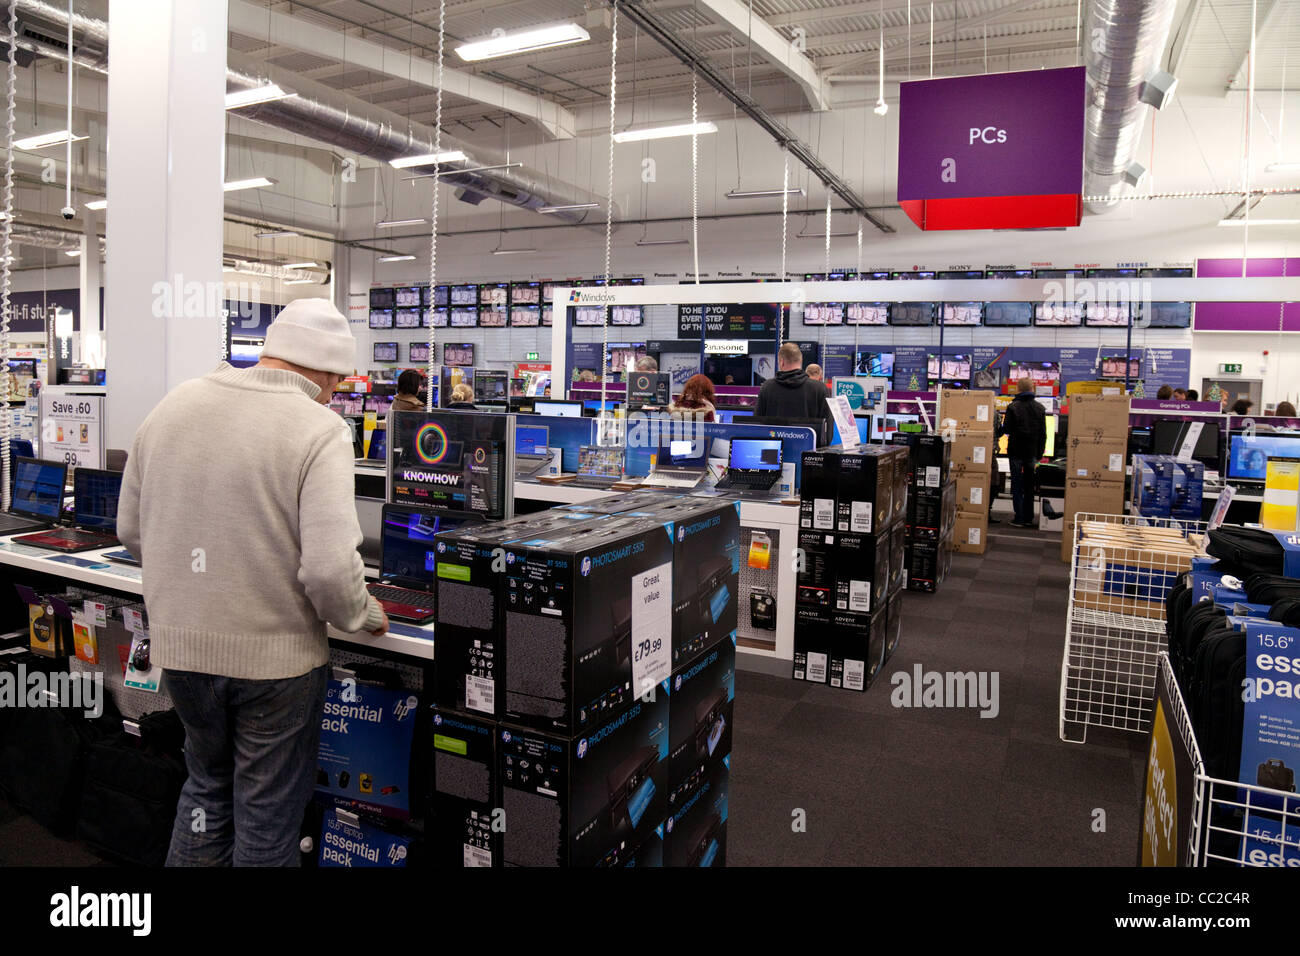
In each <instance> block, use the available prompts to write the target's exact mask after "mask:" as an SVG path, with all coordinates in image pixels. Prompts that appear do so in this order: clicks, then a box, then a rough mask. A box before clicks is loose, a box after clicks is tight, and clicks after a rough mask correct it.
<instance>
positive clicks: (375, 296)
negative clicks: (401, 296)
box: [370, 289, 397, 309]
mask: <svg viewBox="0 0 1300 956" xmlns="http://www.w3.org/2000/svg"><path fill="white" fill-rule="evenodd" d="M396 300H397V296H396V295H395V294H394V290H392V289H371V290H370V308H372V309H392V308H395V307H396V305H397V301H396Z"/></svg>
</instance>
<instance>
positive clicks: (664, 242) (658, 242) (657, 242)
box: [636, 239, 691, 246]
mask: <svg viewBox="0 0 1300 956" xmlns="http://www.w3.org/2000/svg"><path fill="white" fill-rule="evenodd" d="M636 244H637V245H638V246H689V245H690V244H691V240H689V239H638V240H637V241H636Z"/></svg>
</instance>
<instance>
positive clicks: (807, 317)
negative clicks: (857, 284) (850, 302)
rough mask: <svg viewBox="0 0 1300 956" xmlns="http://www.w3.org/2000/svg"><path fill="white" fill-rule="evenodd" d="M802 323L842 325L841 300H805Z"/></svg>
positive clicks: (842, 308) (842, 310)
mask: <svg viewBox="0 0 1300 956" xmlns="http://www.w3.org/2000/svg"><path fill="white" fill-rule="evenodd" d="M803 324H804V325H843V324H844V303H843V302H805V303H804V306H803Z"/></svg>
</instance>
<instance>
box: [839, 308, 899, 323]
mask: <svg viewBox="0 0 1300 956" xmlns="http://www.w3.org/2000/svg"><path fill="white" fill-rule="evenodd" d="M844 321H845V323H846V324H848V325H888V324H889V303H888V302H846V303H845V304H844Z"/></svg>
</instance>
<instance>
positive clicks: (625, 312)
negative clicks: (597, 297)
mask: <svg viewBox="0 0 1300 956" xmlns="http://www.w3.org/2000/svg"><path fill="white" fill-rule="evenodd" d="M644 321H645V315H644V311H643V309H642V307H641V306H639V305H616V306H613V307H612V308H611V309H610V315H609V324H610V325H640V324H641V323H642V322H644Z"/></svg>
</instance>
